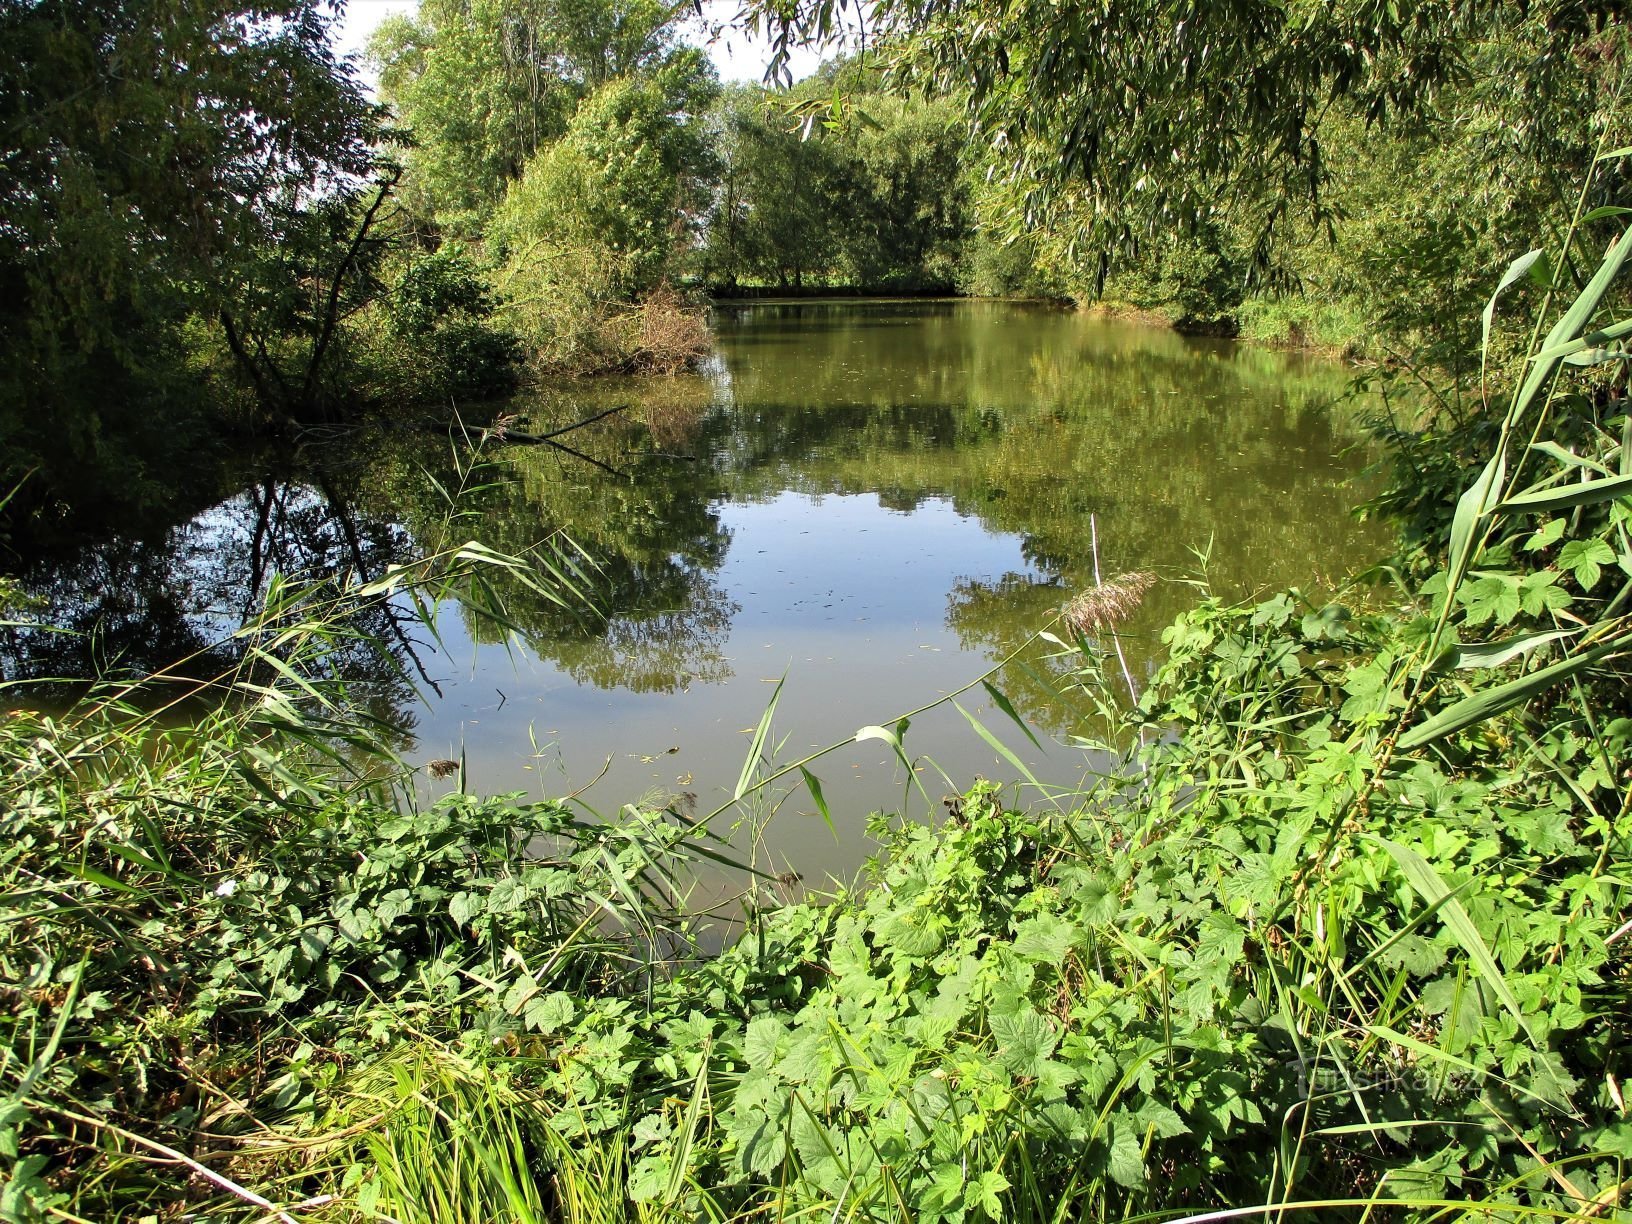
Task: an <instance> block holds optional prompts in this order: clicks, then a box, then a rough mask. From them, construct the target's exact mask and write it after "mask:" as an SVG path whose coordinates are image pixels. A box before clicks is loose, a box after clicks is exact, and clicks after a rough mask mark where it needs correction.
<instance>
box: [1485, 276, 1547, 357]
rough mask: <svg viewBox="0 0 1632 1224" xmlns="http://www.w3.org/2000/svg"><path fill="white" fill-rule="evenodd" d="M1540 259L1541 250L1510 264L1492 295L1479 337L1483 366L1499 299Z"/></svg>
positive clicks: (1486, 308) (1486, 305)
mask: <svg viewBox="0 0 1632 1224" xmlns="http://www.w3.org/2000/svg"><path fill="white" fill-rule="evenodd" d="M1540 258H1541V251H1540V250H1539V249H1537V250H1534V251H1526V252H1525V253H1524V254H1523V255H1520V256H1519V257H1518V258H1517V259H1515V260H1514V261H1513V262H1512V263H1510V264H1508V265H1507V271H1506V272H1503V273H1502V279H1501V280H1500V281H1498V282H1497V284H1496V291H1495V292H1494V293H1492V294H1491V295H1490V301H1488V302H1486V303H1485V309H1484V312H1483V313H1482V314H1481V315H1480V320H1481V323H1482V330H1481V333H1480V337H1479V349H1480V362H1481V364H1482V363H1483V361H1484V354H1485V353H1486V352H1488V351H1489V349H1490V328H1491V324H1492V323H1494V322H1495V319H1496V301H1497V299H1498V298H1500V297H1501V296H1502V294H1503V293H1505V292H1507V290H1508V288H1509V287H1511V286H1512V285H1513V284H1514V283H1515V282H1517V281H1518V280H1520V279H1521V278H1522V277H1523V276H1524V274H1525V273H1527V272H1529V271H1530V268H1531V266H1532V265H1533V264H1534V263H1535V262H1536V260H1538V259H1540Z"/></svg>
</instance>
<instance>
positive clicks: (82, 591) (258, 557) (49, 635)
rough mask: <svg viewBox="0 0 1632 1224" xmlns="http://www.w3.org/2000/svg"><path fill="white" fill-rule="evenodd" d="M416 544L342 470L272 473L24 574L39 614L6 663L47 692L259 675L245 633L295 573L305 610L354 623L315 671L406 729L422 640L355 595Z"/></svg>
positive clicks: (2, 659) (15, 635)
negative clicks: (134, 534)
mask: <svg viewBox="0 0 1632 1224" xmlns="http://www.w3.org/2000/svg"><path fill="white" fill-rule="evenodd" d="M413 543H414V542H413V540H412V538H411V537H410V535H409V533H408V532H407V531H406V530H405V529H404V528H403V527H402V526H400V525H399V524H398V523H396V522H394V521H393V520H392V519H390V518H389V517H380V516H378V515H371V514H369V513H368V512H367V511H366V510H365V509H364V508H362V507H361V506H360V504H359V501H358V498H357V496H356V491H355V490H354V489H351V488H348V487H347V486H346V485H345V484H344V483H342V482H340V481H338V480H337V479H336V478H334V477H332V476H328V475H313V474H311V473H306V474H304V475H301V476H294V475H276V476H271V475H269V476H267V477H265V478H263V479H261V480H259V481H257V482H255V483H254V484H252V485H250V486H249V487H248V488H246V489H244V490H242V491H241V492H239V493H237V494H235V495H234V496H232V497H229V498H227V499H226V500H225V501H223V502H221V503H220V504H218V505H216V506H214V507H212V508H210V509H209V510H206V511H205V512H204V513H202V514H200V515H198V516H197V517H195V518H193V519H191V520H190V521H187V522H184V523H180V524H177V525H175V526H172V527H170V528H169V529H168V530H162V531H159V532H157V533H156V534H155V535H154V536H153V537H151V538H144V539H129V538H125V537H123V536H120V535H118V534H110V535H108V536H105V537H104V538H103V539H101V540H99V541H95V542H91V543H87V544H85V545H83V546H81V547H80V548H78V549H76V550H75V552H74V553H73V555H72V556H71V557H69V558H68V559H66V560H55V559H53V560H42V561H40V562H38V563H36V565H35V566H34V567H33V568H32V569H31V570H25V571H23V572H22V573H21V574H19V575H18V580H19V583H20V586H21V589H22V591H23V594H24V597H25V600H26V602H27V604H28V606H29V615H28V616H27V617H26V618H25V619H26V620H27V621H28V623H27V624H24V625H17V626H12V627H10V628H8V629H7V630H5V631H4V635H3V637H0V673H3V674H4V676H5V677H6V678H7V679H8V680H22V681H30V682H34V683H33V684H32V685H31V688H32V689H33V691H34V692H36V693H39V694H41V695H43V696H47V697H49V696H52V695H61V696H67V695H68V694H69V693H70V692H71V691H72V690H73V689H74V688H76V687H77V683H76V682H79V681H83V680H85V679H88V678H93V677H103V678H108V679H134V678H140V677H145V676H151V675H154V674H157V673H161V672H163V673H168V674H169V675H170V676H172V677H173V678H174V680H175V681H176V682H177V683H178V684H179V685H183V686H185V685H189V684H196V683H198V682H200V681H208V680H216V679H219V678H224V677H228V676H232V675H234V674H238V675H240V676H242V677H243V678H253V676H252V673H251V672H249V671H247V670H245V668H246V655H247V647H248V642H247V641H246V639H245V638H244V637H243V636H240V635H239V634H238V631H239V630H241V629H243V628H244V627H245V626H246V625H248V624H250V623H252V622H253V621H254V620H255V619H256V618H257V617H258V616H259V614H260V609H261V600H262V597H263V595H264V594H265V593H266V592H267V589H268V586H269V584H270V583H271V581H272V578H273V576H274V575H283V576H286V577H288V578H291V579H293V580H294V581H295V582H296V583H297V584H298V586H299V588H300V595H301V597H300V599H299V601H298V604H297V605H296V607H295V608H294V609H293V613H294V614H295V615H297V616H299V617H301V618H306V617H312V616H319V615H326V616H332V618H333V619H334V620H335V621H336V622H337V623H339V622H344V623H345V625H346V627H347V629H348V632H347V633H344V634H339V635H336V636H334V637H333V638H332V639H330V640H329V641H328V643H327V648H326V650H325V651H324V653H323V654H322V656H321V658H319V659H316V660H313V661H312V667H313V669H314V670H315V671H316V673H317V675H318V676H319V677H327V678H333V679H339V680H344V681H345V682H346V683H347V685H348V688H349V690H350V691H351V692H352V693H353V695H354V696H358V697H360V698H361V699H362V703H361V704H362V706H363V708H364V709H366V710H367V712H368V713H370V714H373V715H375V716H376V717H381V718H385V719H387V720H388V721H390V722H391V723H393V724H394V725H396V726H398V727H400V728H402V729H404V730H406V729H407V728H408V727H410V726H411V725H412V723H413V716H412V714H410V713H409V712H408V707H409V703H410V699H411V698H412V695H413V685H412V682H411V681H410V680H409V679H408V675H407V670H406V669H408V668H411V667H415V666H417V661H418V653H419V651H420V650H421V649H422V647H421V644H420V643H418V642H416V641H415V640H414V637H413V632H414V628H415V626H414V622H413V620H412V618H411V617H409V616H407V615H405V614H404V612H403V611H402V610H401V609H400V608H399V607H397V606H395V605H393V604H389V603H381V602H379V601H367V602H364V601H360V600H358V599H356V598H355V596H354V591H355V588H356V587H357V586H358V585H359V584H361V583H365V582H368V581H371V580H372V579H374V578H377V577H378V576H380V575H381V574H383V573H384V571H385V569H386V567H388V566H390V565H393V564H398V563H401V562H403V561H405V560H407V559H408V558H409V557H410V556H411V555H412V550H413ZM64 630H65V631H66V632H64ZM380 644H383V645H384V646H385V650H384V651H382V650H380V649H379V645H380Z"/></svg>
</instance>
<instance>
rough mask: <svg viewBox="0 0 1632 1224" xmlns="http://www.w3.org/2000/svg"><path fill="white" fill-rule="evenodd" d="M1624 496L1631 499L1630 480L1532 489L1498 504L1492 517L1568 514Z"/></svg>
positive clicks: (1607, 479) (1631, 480) (1595, 481)
mask: <svg viewBox="0 0 1632 1224" xmlns="http://www.w3.org/2000/svg"><path fill="white" fill-rule="evenodd" d="M1627 496H1632V476H1610V477H1608V478H1606V479H1602V480H1584V481H1582V482H1580V483H1579V484H1572V485H1565V486H1563V487H1562V488H1556V489H1536V490H1531V491H1527V492H1524V493H1520V494H1518V495H1517V496H1514V497H1510V498H1508V499H1507V500H1506V501H1503V502H1501V503H1499V504H1498V505H1497V506H1496V507H1495V509H1494V513H1497V514H1511V513H1513V512H1515V511H1522V512H1525V513H1538V512H1542V511H1547V510H1570V509H1573V508H1574V507H1576V506H1591V505H1596V504H1597V503H1598V502H1606V501H1614V500H1615V499H1616V498H1617V497H1627Z"/></svg>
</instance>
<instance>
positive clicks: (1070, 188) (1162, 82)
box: [747, 0, 1625, 278]
mask: <svg viewBox="0 0 1632 1224" xmlns="http://www.w3.org/2000/svg"><path fill="white" fill-rule="evenodd" d="M860 7H862V8H863V9H864V10H865V12H866V14H867V16H868V17H869V20H868V22H867V23H866V24H867V26H868V28H869V30H870V32H871V33H872V34H873V35H874V36H875V37H876V38H877V40H878V42H879V45H881V46H883V47H884V48H885V51H884V54H883V58H884V62H885V64H886V65H887V69H888V71H887V79H888V80H889V82H890V83H891V84H892V85H895V86H899V87H906V88H917V89H921V90H923V91H925V92H927V93H929V94H930V95H944V94H948V93H954V92H959V91H967V96H968V97H969V99H970V101H969V113H970V117H971V120H972V122H973V125H974V129H975V131H976V132H977V133H978V134H979V136H980V137H981V138H982V139H983V141H984V143H985V145H986V148H987V151H988V152H989V153H990V155H991V156H992V157H993V159H994V162H995V164H997V165H999V166H1000V167H1001V168H1002V170H1001V176H1000V177H1001V179H1002V181H1003V182H1004V183H1005V184H1006V185H1007V188H1008V193H1007V208H1006V213H1007V220H1006V224H1007V228H1008V229H1009V230H1010V231H1011V232H1013V233H1020V232H1023V231H1025V230H1026V229H1028V228H1035V227H1038V226H1044V227H1047V228H1050V229H1054V230H1057V231H1066V233H1065V237H1066V240H1067V241H1069V242H1071V243H1073V244H1074V245H1075V246H1077V247H1079V248H1081V249H1082V250H1084V251H1085V252H1087V253H1088V254H1089V257H1090V258H1091V260H1092V261H1094V262H1095V263H1097V267H1096V268H1095V275H1096V278H1097V277H1102V276H1103V275H1104V273H1105V272H1106V271H1108V270H1109V269H1110V267H1111V266H1112V264H1113V262H1114V261H1115V260H1116V259H1118V258H1121V257H1125V256H1128V255H1131V254H1133V253H1135V252H1136V251H1137V250H1138V249H1139V247H1140V245H1141V244H1142V243H1144V242H1147V241H1149V240H1150V239H1152V238H1162V239H1165V238H1166V237H1167V236H1169V235H1172V234H1174V233H1176V232H1179V233H1189V232H1192V231H1196V230H1200V229H1204V228H1205V227H1207V226H1209V225H1220V224H1225V223H1231V224H1235V223H1240V222H1241V221H1242V219H1243V218H1250V223H1249V226H1248V228H1249V229H1250V233H1249V234H1248V235H1247V238H1248V241H1247V243H1246V250H1247V252H1248V256H1249V260H1250V262H1252V263H1253V264H1255V265H1256V266H1258V267H1260V268H1268V267H1269V266H1270V265H1271V263H1272V261H1273V259H1274V257H1275V256H1276V254H1277V252H1278V250H1280V249H1283V248H1282V246H1281V242H1282V239H1283V238H1290V239H1291V240H1293V241H1297V240H1299V239H1301V238H1303V237H1304V235H1303V234H1301V233H1300V234H1295V235H1291V234H1288V231H1289V230H1291V229H1293V228H1294V227H1295V226H1296V225H1297V224H1298V223H1299V222H1300V221H1301V222H1309V221H1313V222H1315V223H1318V224H1320V225H1322V226H1326V225H1329V223H1330V222H1331V221H1333V220H1334V217H1333V213H1332V211H1331V209H1330V207H1329V201H1328V198H1327V195H1326V192H1325V188H1326V187H1327V185H1328V177H1329V167H1328V163H1327V159H1326V150H1325V148H1324V146H1323V143H1322V134H1323V128H1322V125H1323V122H1324V120H1325V119H1326V118H1327V117H1328V116H1329V115H1330V114H1331V113H1332V112H1333V110H1334V108H1335V109H1338V110H1341V111H1344V112H1345V113H1347V114H1350V115H1353V116H1354V117H1355V118H1356V119H1357V120H1358V121H1359V122H1360V123H1361V124H1362V125H1364V126H1366V127H1367V128H1370V127H1373V126H1376V125H1380V124H1381V125H1387V126H1388V127H1390V128H1391V129H1392V130H1396V131H1401V130H1406V129H1407V128H1409V126H1410V125H1411V124H1413V123H1419V122H1425V121H1428V120H1430V119H1432V118H1433V117H1434V115H1435V107H1436V105H1437V104H1439V103H1440V102H1442V101H1445V100H1447V99H1452V98H1454V101H1455V102H1456V103H1457V104H1461V105H1468V104H1471V105H1473V106H1477V107H1481V108H1489V109H1488V110H1487V111H1486V113H1488V114H1495V115H1499V116H1500V118H1501V121H1502V122H1505V123H1506V124H1508V125H1509V131H1510V133H1513V134H1523V133H1529V134H1528V135H1519V136H1518V138H1517V140H1515V141H1513V143H1515V144H1528V145H1529V146H1530V147H1531V149H1532V150H1533V151H1534V152H1541V151H1542V148H1543V147H1544V146H1547V145H1551V146H1553V147H1552V150H1551V151H1552V152H1553V153H1557V152H1558V151H1559V149H1560V148H1561V147H1569V148H1572V149H1575V150H1577V151H1578V150H1579V149H1580V148H1581V147H1582V146H1583V144H1584V145H1586V146H1587V147H1591V145H1592V143H1593V141H1592V136H1593V135H1594V134H1595V133H1593V132H1592V130H1591V129H1592V127H1593V124H1594V122H1595V121H1597V122H1601V121H1602V119H1603V118H1604V116H1605V114H1606V108H1610V109H1612V106H1611V103H1612V100H1613V99H1615V98H1617V97H1619V96H1620V94H1619V90H1620V85H1619V76H1620V72H1621V65H1622V63H1624V58H1625V57H1624V53H1623V52H1622V51H1620V50H1616V49H1613V48H1615V47H1619V46H1620V45H1621V44H1619V43H1615V42H1614V41H1613V39H1611V45H1610V46H1605V45H1603V44H1602V40H1603V39H1604V37H1605V36H1606V35H1616V36H1618V33H1617V32H1618V31H1620V30H1622V29H1623V28H1624V27H1623V24H1622V23H1623V21H1624V18H1623V17H1622V15H1621V9H1620V7H1619V6H1618V5H1615V4H1612V3H1609V2H1608V0H1549V2H1547V3H1543V4H1540V5H1528V4H1494V5H1485V4H1476V3H1472V0H1424V2H1422V3H1413V4H1388V5H1380V4H1372V3H1339V4H1327V3H1316V2H1315V0H1231V2H1229V3H1222V4H1211V5H1206V4H1201V5H1198V4H1196V3H1195V2H1194V0H1137V2H1134V3H1120V2H1119V3H1115V4H1102V3H1098V2H1097V0H1064V2H1063V3H1062V2H1061V0H1014V2H1009V0H1004V2H1003V3H998V2H997V0H931V2H930V3H925V4H918V3H907V2H906V0H875V2H873V3H867V4H864V5H861V6H860ZM845 8H847V0H800V2H799V3H796V4H792V5H784V4H780V3H778V4H772V3H770V2H769V0H758V2H757V3H755V4H753V5H751V6H750V9H749V11H748V16H747V20H748V21H749V22H751V23H760V24H763V25H766V26H768V27H769V28H770V29H771V30H772V32H773V34H774V35H775V39H776V46H777V54H778V58H777V60H776V61H775V62H774V63H773V71H774V70H778V69H780V68H782V67H783V66H785V63H786V53H787V51H788V50H789V49H790V48H791V47H792V46H793V45H795V44H796V43H797V42H798V41H799V40H800V39H801V38H804V37H808V36H810V35H811V34H814V33H825V32H826V31H829V30H832V29H836V28H838V27H839V25H840V24H841V23H840V21H839V15H840V12H841V11H842V10H844V9H845ZM1492 44H1494V45H1495V46H1497V47H1500V48H1507V49H1510V52H1509V53H1506V54H1497V55H1496V56H1494V57H1492V55H1491V53H1490V51H1489V50H1488V48H1489V46H1490V45H1492ZM1493 59H1494V61H1499V62H1500V63H1501V64H1502V65H1503V67H1504V69H1505V71H1504V72H1503V73H1502V74H1501V79H1500V80H1498V79H1497V78H1496V77H1494V76H1486V77H1485V78H1483V80H1480V81H1479V89H1478V90H1476V91H1473V92H1470V91H1469V90H1468V88H1467V86H1468V83H1469V82H1470V81H1475V80H1476V79H1478V73H1479V72H1480V70H1481V69H1489V68H1493V67H1494V66H1495V63H1494V62H1493ZM1583 83H1584V84H1585V89H1584V90H1583V88H1582V86H1583ZM1583 92H1585V93H1586V94H1587V95H1589V96H1588V97H1586V98H1585V99H1583V98H1582V96H1581V95H1582V93H1583ZM1583 102H1585V105H1582V103H1583ZM1543 117H1545V119H1546V120H1547V121H1549V122H1548V123H1543V124H1542V125H1541V126H1540V127H1538V126H1537V123H1536V121H1537V120H1538V119H1541V118H1543ZM1552 121H1560V122H1558V123H1552ZM1549 124H1551V126H1552V127H1553V128H1556V129H1557V130H1560V131H1562V132H1564V133H1567V134H1565V135H1562V136H1558V137H1554V136H1546V135H1537V134H1536V133H1539V132H1545V131H1548V130H1549ZM1498 126H1499V125H1498ZM1583 131H1585V132H1586V134H1587V139H1586V140H1585V141H1583V140H1582V139H1581V136H1580V134H1581V133H1583ZM1544 155H1545V154H1544ZM1575 168H1579V162H1577V163H1576V167H1575ZM1564 179H1565V181H1569V178H1568V176H1567V175H1566V176H1564Z"/></svg>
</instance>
